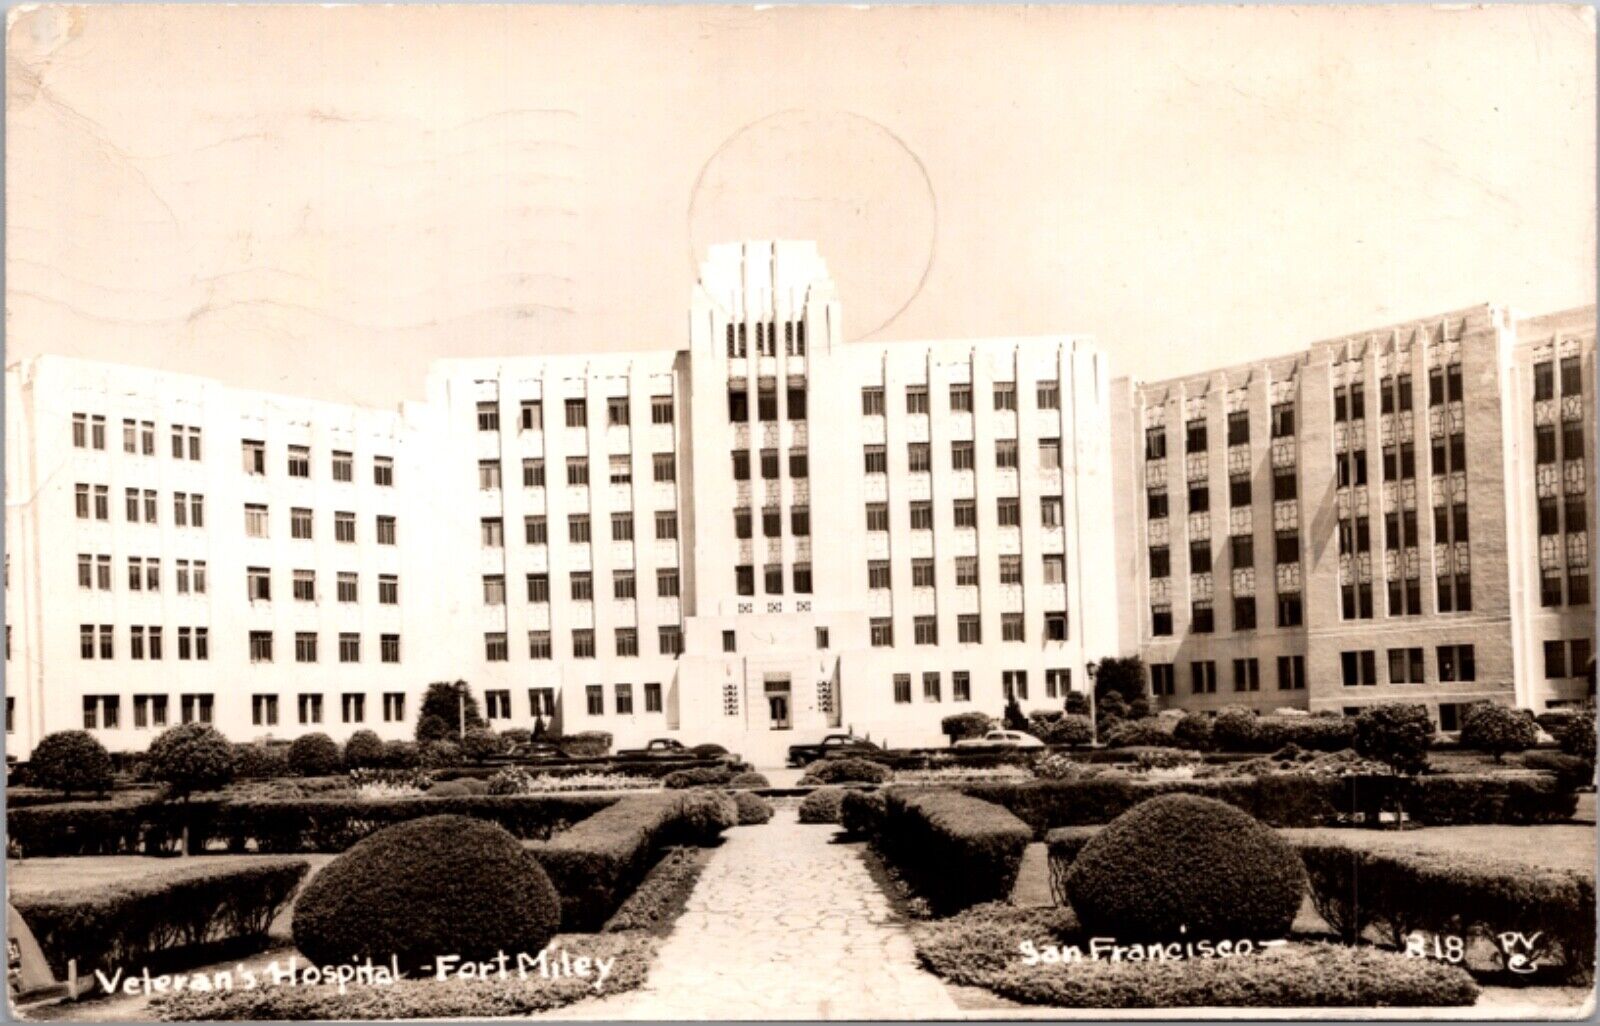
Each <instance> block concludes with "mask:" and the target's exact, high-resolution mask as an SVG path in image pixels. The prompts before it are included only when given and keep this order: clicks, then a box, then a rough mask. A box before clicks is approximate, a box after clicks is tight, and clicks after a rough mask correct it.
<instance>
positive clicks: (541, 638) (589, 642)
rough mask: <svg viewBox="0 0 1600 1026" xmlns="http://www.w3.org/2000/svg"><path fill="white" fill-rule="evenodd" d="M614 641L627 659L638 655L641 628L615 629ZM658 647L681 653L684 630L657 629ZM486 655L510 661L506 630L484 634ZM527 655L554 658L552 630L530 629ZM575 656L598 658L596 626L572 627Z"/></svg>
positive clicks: (494, 660)
mask: <svg viewBox="0 0 1600 1026" xmlns="http://www.w3.org/2000/svg"><path fill="white" fill-rule="evenodd" d="M612 641H613V644H614V651H615V652H616V654H617V655H618V656H619V657H621V658H624V659H626V658H630V657H633V656H637V655H638V654H639V629H638V628H637V627H618V628H616V629H615V630H614V631H613V634H612ZM656 650H657V651H658V652H659V653H660V654H661V655H664V656H676V655H682V654H683V629H682V628H681V627H680V626H678V625H677V624H671V625H665V626H661V627H658V628H656ZM483 657H484V659H485V660H487V661H488V662H491V663H504V662H509V661H510V659H511V644H510V640H509V637H508V636H507V634H506V633H505V632H504V631H486V632H485V633H484V635H483ZM528 658H529V659H536V660H544V659H554V658H555V655H554V652H553V640H552V637H551V633H550V632H549V631H545V630H536V631H529V632H528ZM572 658H574V659H594V658H596V650H595V632H594V628H592V627H577V628H574V629H573V631H572Z"/></svg>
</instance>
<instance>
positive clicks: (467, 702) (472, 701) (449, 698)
mask: <svg viewBox="0 0 1600 1026" xmlns="http://www.w3.org/2000/svg"><path fill="white" fill-rule="evenodd" d="M463 710H464V712H465V719H466V723H465V724H464V725H465V727H466V729H467V730H471V729H472V728H473V727H482V726H485V725H486V724H485V723H484V721H483V715H482V714H481V713H480V712H479V711H478V700H477V699H476V698H474V697H472V689H471V688H468V687H467V682H466V681H464V680H457V681H445V680H439V681H434V682H433V683H432V684H429V685H428V690H427V693H426V694H424V695H423V696H422V708H421V710H420V711H419V712H418V713H417V740H418V741H442V740H459V735H460V733H461V731H460V728H461V726H463V724H462V722H461V721H462V718H463ZM430 716H431V717H434V718H435V719H438V720H440V721H442V722H443V723H444V726H445V733H443V734H439V735H436V736H435V735H434V734H432V733H431V732H432V731H437V729H438V728H437V727H436V726H433V725H428V727H429V730H430V734H429V735H427V736H425V735H424V733H423V728H424V726H425V725H427V720H428V717H430Z"/></svg>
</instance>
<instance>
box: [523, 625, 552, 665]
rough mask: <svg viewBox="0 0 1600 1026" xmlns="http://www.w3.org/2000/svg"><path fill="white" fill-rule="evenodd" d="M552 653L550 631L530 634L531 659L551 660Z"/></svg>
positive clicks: (529, 655) (529, 649)
mask: <svg viewBox="0 0 1600 1026" xmlns="http://www.w3.org/2000/svg"><path fill="white" fill-rule="evenodd" d="M550 651H551V644H550V632H549V631H529V632H528V658H529V659H549V658H551V655H550Z"/></svg>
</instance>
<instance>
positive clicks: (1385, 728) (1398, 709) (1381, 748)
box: [1352, 702, 1433, 773]
mask: <svg viewBox="0 0 1600 1026" xmlns="http://www.w3.org/2000/svg"><path fill="white" fill-rule="evenodd" d="M1432 744H1433V720H1432V719H1430V718H1429V716H1428V707H1427V706H1425V705H1419V704H1415V703H1410V702H1384V703H1381V704H1379V705H1369V706H1367V708H1365V709H1363V710H1362V711H1361V715H1360V716H1357V717H1356V728H1355V735H1354V737H1353V739H1352V747H1353V748H1355V750H1356V754H1358V755H1364V756H1366V757H1367V758H1369V759H1376V760H1378V761H1379V762H1382V763H1387V764H1388V766H1389V768H1391V769H1393V770H1394V771H1395V772H1396V773H1420V772H1422V771H1423V770H1425V769H1427V768H1428V748H1429V746H1430V745H1432Z"/></svg>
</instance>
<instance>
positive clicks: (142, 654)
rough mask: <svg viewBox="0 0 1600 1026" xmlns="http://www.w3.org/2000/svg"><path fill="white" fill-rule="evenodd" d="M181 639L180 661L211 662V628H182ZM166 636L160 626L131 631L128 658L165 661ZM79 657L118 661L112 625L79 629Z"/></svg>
mask: <svg viewBox="0 0 1600 1026" xmlns="http://www.w3.org/2000/svg"><path fill="white" fill-rule="evenodd" d="M174 634H175V635H176V637H177V642H178V646H177V648H178V651H177V655H178V658H179V659H198V660H206V659H210V658H211V628H209V627H179V628H177V630H176V631H175V632H174ZM164 637H165V635H164V633H163V630H162V628H160V627H157V626H133V627H129V628H128V658H130V659H164V658H166V654H165V644H164V641H163V639H164ZM78 655H79V656H80V657H81V658H83V659H115V658H116V657H117V646H116V628H115V627H113V626H112V625H111V624H100V625H99V627H98V628H97V627H96V626H95V625H94V624H92V623H86V624H83V625H82V626H80V627H79V628H78Z"/></svg>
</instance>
